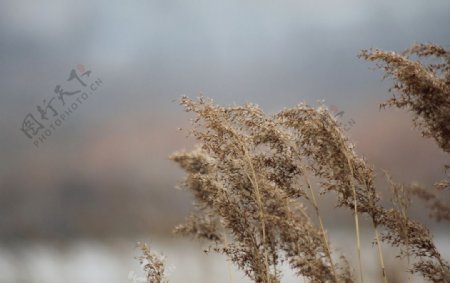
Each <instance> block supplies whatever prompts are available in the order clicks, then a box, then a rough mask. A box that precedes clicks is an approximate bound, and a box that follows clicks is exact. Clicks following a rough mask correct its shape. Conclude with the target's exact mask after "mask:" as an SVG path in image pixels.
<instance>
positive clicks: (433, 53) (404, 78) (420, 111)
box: [359, 44, 450, 153]
mask: <svg viewBox="0 0 450 283" xmlns="http://www.w3.org/2000/svg"><path fill="white" fill-rule="evenodd" d="M411 56H416V57H417V58H418V60H412V59H411V58H410V57H411ZM359 57H361V58H363V59H365V60H368V61H376V62H381V64H379V65H378V67H379V68H381V69H383V70H384V71H385V73H386V74H385V77H388V78H392V79H393V80H394V81H395V83H394V86H393V87H392V88H391V89H390V90H391V91H395V92H396V93H398V94H399V95H400V96H398V97H396V96H395V94H394V97H392V98H391V99H389V100H388V101H386V102H384V103H382V104H381V105H380V106H382V107H384V106H394V107H398V108H406V109H408V110H409V111H410V112H412V113H413V115H414V116H413V121H414V124H415V126H416V127H418V128H419V129H420V130H421V131H422V134H423V136H425V137H432V138H434V139H435V140H436V142H437V143H438V145H439V147H441V148H442V150H443V151H444V152H447V153H450V122H449V121H450V51H449V50H447V49H445V48H443V47H441V46H438V45H434V44H415V45H413V46H412V47H411V48H409V49H407V50H405V51H404V52H403V53H400V54H399V53H395V52H388V51H383V50H379V49H369V50H363V51H362V52H361V53H360V54H359ZM433 59H435V60H438V61H439V62H438V63H433V61H432V60H433ZM427 60H428V61H427Z"/></svg>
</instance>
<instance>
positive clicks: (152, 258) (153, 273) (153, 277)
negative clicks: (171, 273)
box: [137, 243, 169, 283]
mask: <svg viewBox="0 0 450 283" xmlns="http://www.w3.org/2000/svg"><path fill="white" fill-rule="evenodd" d="M138 247H139V248H140V249H141V251H142V255H141V256H139V257H137V259H138V260H139V263H140V264H141V265H142V267H143V269H144V271H145V274H146V279H147V283H168V282H169V281H168V280H167V279H166V278H165V276H164V270H165V259H164V257H163V256H162V255H159V254H157V253H155V252H153V251H151V250H150V247H149V246H148V245H147V244H146V243H138Z"/></svg>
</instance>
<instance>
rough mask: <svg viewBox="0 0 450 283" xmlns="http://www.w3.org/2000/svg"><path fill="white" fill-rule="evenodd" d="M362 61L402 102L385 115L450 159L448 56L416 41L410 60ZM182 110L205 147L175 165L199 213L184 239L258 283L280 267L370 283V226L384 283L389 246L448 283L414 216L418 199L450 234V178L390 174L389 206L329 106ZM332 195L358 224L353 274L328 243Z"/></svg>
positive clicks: (207, 103) (309, 276)
mask: <svg viewBox="0 0 450 283" xmlns="http://www.w3.org/2000/svg"><path fill="white" fill-rule="evenodd" d="M359 57H360V58H363V59H365V60H368V61H375V62H377V66H378V67H379V68H381V69H382V70H384V72H385V76H386V77H388V78H391V79H392V80H393V81H394V85H393V87H392V89H390V91H392V92H394V96H393V97H392V98H391V99H389V100H388V101H387V102H385V103H383V104H381V106H383V107H384V106H393V107H397V108H403V109H406V110H408V111H409V112H410V113H411V114H412V116H413V122H414V125H415V126H416V127H417V128H418V129H419V130H420V131H421V133H422V135H423V136H424V137H429V138H433V139H434V140H435V141H436V143H437V145H438V146H439V147H440V148H441V149H442V150H443V151H444V152H445V153H447V154H448V153H450V51H449V50H447V49H445V48H443V47H440V46H436V45H432V44H426V45H424V44H417V45H413V46H412V47H411V48H409V49H407V50H406V51H404V52H402V53H395V52H386V51H382V50H378V49H371V50H363V51H362V52H361V53H360V54H359ZM436 62H437V63H436ZM180 104H181V105H182V106H184V108H185V110H186V111H187V112H191V113H193V114H194V115H195V118H194V119H193V121H192V123H193V127H192V129H190V131H189V133H190V135H192V136H193V137H194V138H195V139H196V140H197V141H198V146H197V147H196V148H195V149H194V150H192V151H190V152H176V153H174V154H173V155H172V156H171V157H170V158H171V159H172V160H173V161H175V162H177V163H178V164H179V165H180V166H181V167H182V168H183V169H184V170H185V171H186V174H187V175H186V178H185V180H184V181H183V183H182V185H183V187H184V188H186V189H188V190H189V191H191V192H192V194H193V196H194V198H195V202H194V209H195V212H194V213H193V214H192V215H191V216H190V217H189V218H188V220H187V222H186V223H185V224H183V225H179V226H178V227H176V228H175V232H176V233H179V234H183V235H191V236H194V237H195V238H198V239H202V240H206V241H208V242H209V250H210V251H215V252H218V253H221V254H224V255H226V256H227V257H228V259H229V260H230V261H231V262H233V263H234V264H235V265H236V266H237V267H238V268H239V269H240V270H242V271H243V272H244V273H245V274H246V276H248V277H249V278H250V279H251V280H252V281H254V282H257V283H278V282H281V279H282V274H281V269H280V266H281V265H283V264H288V265H289V266H290V267H291V268H292V270H293V271H295V273H296V274H297V275H298V276H299V277H303V278H304V279H305V280H306V281H308V282H364V281H365V280H366V281H367V280H368V279H367V278H365V274H364V272H363V268H362V266H361V265H362V260H361V240H360V235H361V233H360V220H361V219H360V218H362V217H364V218H365V219H367V220H368V221H369V222H370V223H371V226H372V229H373V235H374V245H373V248H375V249H376V250H377V254H378V261H379V272H380V278H382V280H383V282H389V280H390V279H389V277H388V275H387V272H386V268H385V258H384V255H383V247H382V246H383V245H385V246H386V245H391V246H393V247H395V248H397V250H398V251H399V254H398V258H399V259H398V260H401V261H405V262H407V264H408V271H407V272H409V273H411V274H416V275H418V276H421V277H422V278H424V279H425V280H427V281H430V282H450V267H449V264H448V262H447V261H446V260H445V259H444V258H442V256H441V254H440V252H439V251H438V249H437V248H436V245H435V244H434V242H433V237H432V235H431V233H430V231H429V230H428V229H427V228H426V227H425V226H423V225H422V224H420V223H418V222H417V221H415V220H413V219H411V218H410V217H409V216H408V209H409V207H410V205H411V199H412V197H417V198H418V199H421V200H423V201H424V202H425V203H426V204H427V207H428V208H429V209H430V216H431V217H433V218H435V219H436V220H437V221H440V223H441V224H443V225H448V222H446V221H450V202H448V201H446V200H445V197H444V196H446V195H448V192H449V191H450V184H449V180H448V178H447V179H446V180H442V181H438V182H436V184H435V186H433V187H428V188H426V187H421V186H419V185H409V184H401V183H397V182H395V181H394V180H393V179H392V177H391V176H390V175H389V174H388V173H387V172H385V175H386V184H387V185H388V186H389V187H390V189H391V190H390V197H389V199H390V200H391V201H390V202H389V205H386V203H385V202H383V203H382V202H381V197H380V191H381V189H379V188H376V186H375V181H374V178H375V169H374V168H373V167H372V166H371V165H370V164H368V163H367V162H366V160H365V159H364V158H362V157H360V156H359V155H358V154H357V153H356V151H355V146H354V145H353V144H352V143H351V142H350V141H349V139H348V138H347V137H346V134H345V131H343V129H342V124H341V122H339V121H338V120H337V119H336V118H335V117H334V116H333V115H332V114H331V113H330V111H329V109H328V108H327V107H326V106H324V105H320V106H319V107H317V108H314V107H310V106H308V105H306V104H299V105H296V106H294V107H291V108H286V109H283V110H282V111H280V112H278V113H275V114H267V113H265V112H264V111H263V110H262V109H261V108H260V107H258V106H257V105H254V104H245V105H243V106H231V107H222V106H219V105H216V104H214V102H213V101H212V100H211V99H207V98H204V97H199V98H197V99H195V100H192V99H190V98H188V97H182V98H181V101H180ZM448 167H449V165H446V166H445V168H444V169H445V170H446V169H448ZM447 177H448V173H447ZM324 194H330V195H332V197H333V199H334V200H335V206H336V209H340V208H343V209H348V210H350V211H351V212H352V214H353V216H354V220H353V221H354V226H355V231H354V232H355V235H356V237H355V238H356V251H357V257H356V258H357V263H356V264H354V265H353V266H352V265H351V264H350V263H349V261H348V260H347V259H346V257H345V255H343V254H338V253H337V251H336V250H335V249H333V247H332V245H331V243H330V241H329V238H328V235H327V230H326V228H325V226H324V221H323V219H322V218H323V213H322V212H321V210H323V207H321V205H320V200H321V197H322V196H323V195H324ZM311 208H312V209H311ZM382 243H384V244H383V245H382ZM144 255H147V259H146V261H145V262H146V263H147V269H146V271H147V275H148V282H166V281H164V280H166V279H164V277H163V272H162V271H163V269H164V262H162V261H161V260H160V259H159V258H158V257H157V256H156V253H153V252H151V251H150V250H148V247H146V248H145V249H144ZM161 268H162V271H161ZM158 269H159V270H158ZM408 278H409V277H408ZM392 281H393V279H392Z"/></svg>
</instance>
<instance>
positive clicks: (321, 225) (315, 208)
mask: <svg viewBox="0 0 450 283" xmlns="http://www.w3.org/2000/svg"><path fill="white" fill-rule="evenodd" d="M304 172H305V173H304V174H303V176H304V179H305V182H306V185H307V186H308V188H309V191H310V194H311V199H312V201H313V206H314V210H315V211H316V215H317V218H318V219H319V225H320V229H321V231H322V235H323V241H324V244H325V247H326V251H327V256H328V258H329V259H330V265H331V271H332V272H333V276H334V280H335V282H339V281H338V278H337V275H336V268H335V266H334V262H333V259H332V257H331V249H330V245H329V243H328V239H327V235H326V232H325V227H324V225H323V221H322V216H321V214H320V209H319V205H318V203H317V200H316V196H315V194H314V190H313V189H312V186H311V183H310V182H309V179H308V176H307V175H306V171H304Z"/></svg>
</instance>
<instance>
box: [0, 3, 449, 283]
mask: <svg viewBox="0 0 450 283" xmlns="http://www.w3.org/2000/svg"><path fill="white" fill-rule="evenodd" d="M449 12H450V2H448V1H411V0H399V1H387V0H386V1H385V0H382V1H356V0H351V1H345V2H344V1H331V0H329V1H321V0H319V1H317V0H316V1H302V0H296V1H294V0H281V1H266V0H258V1H255V0H251V1H242V0H239V1H238V0H228V1H215V0H196V1H181V0H172V1H167V0H166V1H164V0H161V1H155V0H132V1H122V0H110V1H106V0H95V1H93V0H91V1H79V0H78V1H74V0H73V1H66V0H64V1H63V0H59V1H56V0H55V1H50V0H43V1H22V0H3V1H1V2H0V85H1V93H0V130H1V133H0V158H1V161H2V162H1V163H0V282H2V283H22V282H27V283H34V282H46V283H53V282H74V283H75V282H76V283H91V282H92V283H93V282H95V283H101V282H109V283H115V282H132V281H133V280H132V279H129V277H130V278H131V277H133V276H132V275H133V273H132V274H131V275H130V276H129V272H130V271H135V272H136V274H138V275H137V276H138V277H139V274H142V272H141V271H140V267H139V266H138V264H137V262H136V261H135V260H134V259H133V256H135V255H138V254H139V252H138V251H137V250H136V249H135V243H136V242H137V241H146V242H150V244H151V245H152V246H154V247H155V248H156V249H158V250H160V251H162V252H163V253H164V254H165V255H167V257H168V259H167V260H168V264H169V266H170V268H169V269H170V273H171V276H170V279H171V282H200V283H201V282H205V283H206V282H229V279H228V271H227V264H226V262H225V261H224V259H223V258H222V257H220V256H213V255H208V256H206V255H204V254H203V252H202V247H201V246H200V245H199V244H197V243H195V242H193V241H189V240H185V239H179V238H176V237H174V236H172V235H171V230H172V228H173V227H174V226H175V225H176V224H178V223H181V222H183V220H184V218H185V217H186V216H187V215H188V214H189V211H190V209H191V201H192V199H191V196H190V195H189V193H188V192H184V191H180V190H176V189H175V186H176V185H177V184H178V183H179V182H180V181H181V180H182V177H183V172H182V171H181V170H179V168H178V167H177V166H176V164H174V163H172V162H170V161H169V160H168V158H167V157H168V155H169V154H170V153H172V152H174V151H176V150H179V149H190V148H191V147H192V145H193V141H192V140H189V139H187V138H186V133H185V132H180V131H177V128H179V127H181V128H186V127H189V119H190V118H191V116H189V115H187V114H186V113H185V112H183V109H182V108H181V107H180V106H179V105H178V104H177V103H176V102H174V100H176V99H178V98H179V97H180V96H181V95H188V96H191V97H195V96H197V95H199V94H200V93H202V94H204V95H205V96H208V97H212V98H213V99H214V100H215V101H216V102H217V103H220V104H224V105H227V104H228V105H231V104H241V103H245V102H254V103H257V104H259V105H261V106H262V107H263V108H264V109H265V110H266V111H268V112H275V111H278V110H280V109H281V108H283V107H285V106H291V105H294V104H297V103H299V102H306V103H308V104H310V105H317V101H319V100H324V102H325V104H326V105H329V106H330V107H331V108H332V109H333V111H336V113H338V112H341V115H340V116H339V117H340V118H339V119H341V120H342V122H343V123H345V124H347V125H348V127H347V128H348V129H347V131H348V134H349V136H350V137H351V138H352V140H353V141H354V142H355V143H356V146H357V151H358V152H359V153H360V154H362V155H364V156H365V157H366V158H367V160H368V162H369V163H371V164H373V165H374V166H375V167H376V168H377V172H378V173H379V175H381V171H380V170H381V169H386V170H388V171H390V172H391V174H392V175H393V177H394V178H395V179H396V180H398V181H403V182H408V183H410V182H412V181H415V182H418V183H420V184H423V185H425V186H430V185H431V184H432V183H433V182H435V181H436V180H439V179H440V178H442V177H443V176H444V172H443V169H442V168H443V165H444V164H445V163H447V164H448V163H449V157H448V156H447V155H445V154H444V153H442V152H441V151H440V150H439V148H438V147H437V146H436V145H435V144H434V142H433V141H432V140H426V139H423V138H421V137H420V133H419V132H418V131H417V130H415V129H413V128H412V123H411V117H410V115H409V114H408V113H405V112H403V111H397V110H393V109H387V110H379V109H378V104H379V103H380V102H382V101H383V100H385V99H387V98H388V97H390V94H389V93H388V88H389V86H390V85H391V82H389V81H382V80H381V77H382V73H381V72H379V71H373V70H371V69H370V68H372V67H374V66H373V65H372V64H369V63H367V62H364V61H363V60H360V59H358V58H357V54H358V53H359V52H360V50H361V49H364V48H371V47H377V48H381V49H386V50H393V51H401V50H404V49H406V48H408V47H409V46H410V45H411V44H413V43H415V42H421V43H428V42H433V43H436V44H440V45H444V46H447V47H448V46H449V44H450V29H449V28H448V27H449V26H450V17H449V16H448V15H449ZM58 85H59V86H60V88H61V89H62V90H61V89H60V92H59V94H58V91H56V92H55V88H56V87H57V86H58ZM75 91H79V92H78V93H74V92H75ZM58 95H59V96H60V98H58ZM77 99H78V100H77ZM63 100H64V103H65V105H63ZM73 105H76V107H75V106H73ZM71 109H72V110H71ZM39 110H41V112H42V113H43V114H44V115H42V114H41V112H40V111H39ZM342 111H343V113H342ZM64 113H66V114H65V118H64V119H62V116H61V114H64ZM55 115H56V116H55ZM44 118H47V120H46V119H44ZM57 120H59V122H58V121H57ZM52 127H53V128H52ZM379 185H380V187H381V188H383V186H386V185H385V183H383V182H382V181H380V182H379ZM322 206H323V207H324V209H325V210H330V211H331V209H333V204H332V203H331V202H328V201H327V200H322ZM412 214H413V215H414V217H416V218H417V219H419V220H422V221H424V222H425V223H426V224H427V225H429V227H431V230H432V231H433V233H434V234H435V237H436V241H437V244H438V246H439V248H440V249H441V252H442V253H443V254H444V255H445V256H446V257H447V259H449V258H450V238H449V237H448V233H449V232H450V229H449V227H448V225H447V224H446V223H441V224H440V225H436V224H435V223H433V222H431V221H430V220H428V219H427V215H428V211H427V210H425V209H424V208H423V207H422V206H421V205H420V203H417V204H416V203H415V204H414V206H413V209H412ZM348 215H349V214H348V211H339V212H338V213H337V214H336V213H334V214H328V216H326V217H325V223H326V225H327V227H328V230H329V231H330V232H329V233H330V235H332V236H331V237H332V243H333V246H334V247H335V248H337V249H339V250H343V251H345V253H346V254H348V256H349V257H350V258H352V257H354V255H355V254H354V235H353V226H352V218H351V217H347V216H348ZM366 230H367V231H366V232H365V233H367V235H366V237H365V238H364V241H363V244H364V245H365V248H366V249H367V251H368V253H366V255H365V259H364V260H365V261H366V262H367V265H366V266H367V269H368V271H367V273H368V274H370V275H371V276H373V277H371V280H372V281H370V279H369V282H377V277H376V274H377V272H378V271H377V264H376V254H375V253H374V252H373V251H372V249H371V241H372V238H371V237H372V236H371V235H370V233H371V232H370V229H369V228H368V229H366ZM386 253H387V254H389V251H386ZM390 258H391V259H392V262H394V254H392V253H391V254H390ZM388 262H389V261H388ZM355 266H356V265H355ZM389 267H390V268H391V269H392V270H397V271H399V270H403V269H404V268H403V269H402V268H397V266H394V265H389ZM392 274H394V273H392ZM393 276H394V275H393ZM398 276H401V275H398ZM233 277H234V281H235V282H247V281H245V280H244V279H243V275H242V273H239V272H237V271H233ZM294 278H295V277H294V276H292V274H291V275H289V272H288V274H287V275H286V279H285V281H283V282H296V280H295V279H294ZM400 278H401V277H400ZM297 280H298V279H297ZM137 281H139V280H137ZM400 282H401V281H400ZM417 282H420V279H417Z"/></svg>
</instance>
